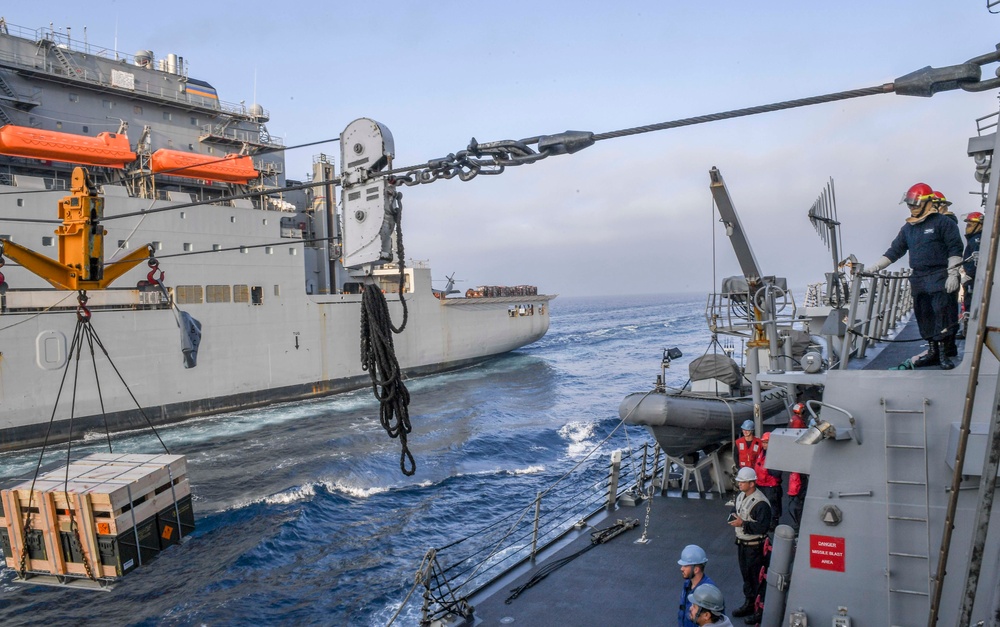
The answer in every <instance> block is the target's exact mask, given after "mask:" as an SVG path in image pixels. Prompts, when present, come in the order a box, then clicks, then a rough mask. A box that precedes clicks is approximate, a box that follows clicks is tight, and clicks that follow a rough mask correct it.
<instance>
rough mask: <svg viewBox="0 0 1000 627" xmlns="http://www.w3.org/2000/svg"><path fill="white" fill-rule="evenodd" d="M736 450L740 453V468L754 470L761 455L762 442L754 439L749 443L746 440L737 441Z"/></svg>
mask: <svg viewBox="0 0 1000 627" xmlns="http://www.w3.org/2000/svg"><path fill="white" fill-rule="evenodd" d="M736 450H737V452H738V453H739V464H740V468H753V466H754V463H756V461H757V456H758V455H760V440H758V439H757V438H753V439H752V440H750V441H749V442H747V439H746V438H740V439H739V440H736Z"/></svg>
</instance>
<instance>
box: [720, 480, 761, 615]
mask: <svg viewBox="0 0 1000 627" xmlns="http://www.w3.org/2000/svg"><path fill="white" fill-rule="evenodd" d="M736 487H738V488H739V490H740V493H739V495H737V497H736V506H735V507H734V508H733V512H732V513H731V514H730V515H729V525H730V526H731V527H733V528H734V529H735V530H736V545H737V557H739V560H740V574H741V575H742V576H743V597H744V602H743V605H741V606H740V607H739V608H737V609H736V610H735V611H733V616H736V617H742V616H746V617H748V618H747V619H746V622H747V624H748V625H753V624H756V623H759V622H760V619H761V611H762V608H763V605H762V603H763V598H764V590H765V586H766V580H764V579H763V578H762V577H761V570H762V569H763V568H764V540H766V539H767V532H768V530H769V529H770V528H771V504H770V503H768V502H767V497H765V496H764V494H763V493H762V492H761V491H760V490H758V489H757V473H756V472H754V469H753V468H740V471H739V472H738V473H736ZM758 599H760V605H759V604H758Z"/></svg>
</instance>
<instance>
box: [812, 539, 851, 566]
mask: <svg viewBox="0 0 1000 627" xmlns="http://www.w3.org/2000/svg"><path fill="white" fill-rule="evenodd" d="M845 547H846V542H845V541H844V539H843V538H835V537H833V536H814V535H810V536H809V566H810V567H811V568H819V569H822V570H833V571H837V572H839V573H842V572H844V571H845V570H846V567H845V565H844V554H845V553H846V549H845Z"/></svg>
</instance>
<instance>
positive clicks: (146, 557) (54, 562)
mask: <svg viewBox="0 0 1000 627" xmlns="http://www.w3.org/2000/svg"><path fill="white" fill-rule="evenodd" d="M192 531H194V511H193V510H192V508H191V488H190V486H189V484H188V477H187V462H186V460H185V458H184V456H182V455H137V454H114V453H100V454H96V455H89V456H87V457H84V458H82V459H79V460H75V461H72V462H70V464H69V466H68V468H67V466H66V465H62V466H60V467H58V468H54V469H50V470H48V471H46V472H44V473H41V474H39V475H38V476H37V477H36V478H35V481H34V490H32V482H31V481H30V480H27V481H23V482H21V483H18V484H17V485H13V486H11V487H9V488H5V489H2V490H0V550H2V552H3V556H4V558H5V559H6V564H7V566H8V567H10V568H13V569H14V570H16V571H18V572H20V570H21V567H22V553H25V552H26V553H27V555H26V558H25V559H24V566H25V571H26V572H25V579H30V580H31V582H32V583H54V584H60V585H84V586H87V585H96V586H98V587H107V586H108V584H110V583H113V582H116V581H118V580H119V579H120V578H121V577H122V576H124V575H125V574H126V573H128V572H130V571H132V570H134V569H135V568H137V567H139V566H141V565H143V564H145V563H147V562H148V561H150V560H151V559H153V558H154V557H156V555H157V554H158V553H159V552H160V551H162V550H164V549H166V548H167V547H169V546H170V545H172V544H177V543H178V542H180V540H181V538H183V537H185V536H187V535H189V534H190V533H191V532H192ZM88 566H89V572H88Z"/></svg>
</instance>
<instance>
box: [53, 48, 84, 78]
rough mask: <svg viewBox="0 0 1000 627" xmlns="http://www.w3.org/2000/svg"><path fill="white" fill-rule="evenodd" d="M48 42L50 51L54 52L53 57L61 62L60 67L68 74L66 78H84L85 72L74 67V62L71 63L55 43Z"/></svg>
mask: <svg viewBox="0 0 1000 627" xmlns="http://www.w3.org/2000/svg"><path fill="white" fill-rule="evenodd" d="M46 41H47V42H48V48H49V50H51V51H52V55H53V56H54V57H55V58H56V59H57V60H58V61H59V65H61V66H62V68H63V70H64V71H65V73H66V76H69V77H70V78H80V77H81V76H83V70H82V69H80V68H79V67H77V66H76V65H74V64H73V63H72V62H70V60H69V59H67V58H66V55H65V54H63V51H62V50H61V49H60V48H59V46H58V45H57V44H56V43H55V42H54V41H49V40H46Z"/></svg>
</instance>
